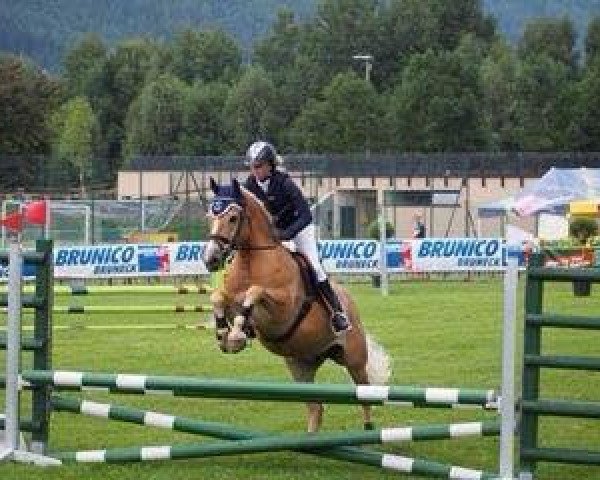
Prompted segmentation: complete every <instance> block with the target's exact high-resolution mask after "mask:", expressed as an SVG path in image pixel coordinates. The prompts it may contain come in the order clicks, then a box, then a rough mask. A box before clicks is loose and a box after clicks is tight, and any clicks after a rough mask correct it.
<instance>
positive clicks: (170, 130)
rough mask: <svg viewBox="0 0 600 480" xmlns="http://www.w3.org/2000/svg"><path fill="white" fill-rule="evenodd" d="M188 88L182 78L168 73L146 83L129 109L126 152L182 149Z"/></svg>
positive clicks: (163, 152) (166, 152)
mask: <svg viewBox="0 0 600 480" xmlns="http://www.w3.org/2000/svg"><path fill="white" fill-rule="evenodd" d="M188 90H189V87H188V86H187V85H186V84H185V83H184V82H183V81H182V80H180V79H178V78H175V77H173V76H172V75H168V74H164V75H161V76H159V77H158V78H157V79H156V80H154V81H152V82H150V83H148V84H146V85H145V86H144V88H143V89H142V91H141V92H140V94H139V95H138V97H137V98H136V99H135V100H134V101H133V102H132V103H131V106H130V107H129V111H128V113H127V119H126V122H125V124H126V128H127V130H126V146H125V153H126V155H128V156H131V155H177V154H180V153H181V144H180V136H181V135H182V133H183V127H184V125H183V118H184V111H185V102H186V100H187V98H188Z"/></svg>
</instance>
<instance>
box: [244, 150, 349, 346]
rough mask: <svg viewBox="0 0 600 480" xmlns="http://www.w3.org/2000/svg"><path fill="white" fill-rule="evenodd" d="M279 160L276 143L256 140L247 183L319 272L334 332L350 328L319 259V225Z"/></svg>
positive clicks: (249, 153) (248, 154)
mask: <svg viewBox="0 0 600 480" xmlns="http://www.w3.org/2000/svg"><path fill="white" fill-rule="evenodd" d="M278 163H280V158H279V156H278V155H277V152H276V151H275V147H273V145H271V144H270V143H268V142H264V141H258V142H254V143H253V144H252V145H250V147H249V148H248V151H247V152H246V165H248V166H249V167H250V170H251V174H250V176H249V177H248V179H247V180H246V182H245V184H244V186H245V187H246V188H247V189H248V190H250V191H251V192H252V193H253V194H254V195H256V196H257V197H258V198H259V199H260V200H261V201H262V202H263V203H264V204H265V206H266V207H267V210H269V212H270V213H271V215H273V218H274V222H275V228H276V231H277V236H278V237H279V240H283V241H286V240H291V241H292V242H293V243H294V245H295V246H296V249H297V250H298V251H299V252H301V253H303V254H304V255H305V256H306V258H308V260H309V261H310V263H311V265H312V267H313V269H314V270H315V273H316V274H317V281H318V287H319V291H320V292H321V294H322V295H323V297H324V298H325V300H326V301H327V303H328V304H329V306H330V307H331V310H332V311H333V315H332V317H331V323H332V325H333V330H334V332H335V333H336V334H341V333H342V332H346V331H349V330H351V329H352V326H351V324H350V322H349V321H348V317H347V316H346V314H345V313H344V310H343V308H342V305H341V303H340V301H339V299H338V297H337V295H336V293H335V291H334V289H333V288H332V287H331V284H330V283H329V280H328V279H327V274H326V273H325V270H324V269H323V266H322V265H321V262H320V261H319V253H318V250H317V242H316V240H315V225H314V223H313V219H312V214H311V212H310V208H309V206H308V202H307V201H306V199H305V198H304V195H303V194H302V191H301V190H300V189H299V188H298V186H297V185H296V184H295V183H294V181H293V180H292V179H291V178H290V176H289V175H288V174H287V173H285V172H283V171H281V170H279V169H278V168H277V164H278Z"/></svg>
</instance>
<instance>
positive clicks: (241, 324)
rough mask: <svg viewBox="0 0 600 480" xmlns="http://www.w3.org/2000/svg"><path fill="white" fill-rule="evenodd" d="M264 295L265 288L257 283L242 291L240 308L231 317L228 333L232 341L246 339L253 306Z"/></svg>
mask: <svg viewBox="0 0 600 480" xmlns="http://www.w3.org/2000/svg"><path fill="white" fill-rule="evenodd" d="M264 296H265V289H264V288H263V287H260V286H258V285H252V286H251V287H250V288H248V290H246V292H244V296H243V300H242V309H241V311H240V313H239V314H237V315H236V316H235V317H234V319H233V327H232V328H231V332H230V333H229V338H231V339H232V340H234V341H241V340H246V338H247V334H246V331H248V329H249V328H251V320H250V317H251V316H252V310H253V309H254V306H255V305H256V304H257V303H258V302H260V301H261V299H263V298H264Z"/></svg>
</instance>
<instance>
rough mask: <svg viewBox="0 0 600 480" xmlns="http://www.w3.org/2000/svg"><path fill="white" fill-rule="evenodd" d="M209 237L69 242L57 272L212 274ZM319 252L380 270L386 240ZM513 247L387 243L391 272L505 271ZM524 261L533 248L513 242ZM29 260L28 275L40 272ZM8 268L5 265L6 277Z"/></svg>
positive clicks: (344, 268)
mask: <svg viewBox="0 0 600 480" xmlns="http://www.w3.org/2000/svg"><path fill="white" fill-rule="evenodd" d="M205 243H206V242H177V243H152V244H151V243H147V244H146V243H141V244H135V243H127V244H114V245H82V246H68V247H67V246H65V247H56V248H55V249H54V275H55V277H56V278H59V279H60V278H118V277H149V276H176V275H207V274H208V270H207V268H206V265H204V262H203V261H202V253H203V252H204V246H205ZM318 249H319V256H320V258H321V262H322V264H323V267H324V268H325V270H326V271H327V272H329V273H339V274H374V273H379V272H380V271H381V250H380V249H381V245H380V243H379V242H378V241H377V240H370V239H358V240H322V241H320V242H318ZM508 249H509V248H508V247H507V246H506V245H505V243H504V241H503V240H502V239H499V238H430V239H429V238H428V239H422V240H397V239H390V240H388V242H387V243H386V245H385V259H386V266H387V270H388V272H389V273H401V272H445V271H446V272H456V271H464V272H468V271H499V270H502V269H503V268H504V266H505V265H506V255H507V250H508ZM510 253H511V255H515V256H517V257H518V258H519V265H520V266H524V265H525V264H526V260H527V257H528V254H529V253H530V252H529V251H527V250H526V249H524V248H523V247H521V246H516V247H510ZM33 268H34V267H31V266H27V268H26V270H25V271H24V276H26V277H31V276H32V275H34V273H35V272H34V270H33ZM7 277H8V268H7V266H6V265H0V279H2V280H6V278H7Z"/></svg>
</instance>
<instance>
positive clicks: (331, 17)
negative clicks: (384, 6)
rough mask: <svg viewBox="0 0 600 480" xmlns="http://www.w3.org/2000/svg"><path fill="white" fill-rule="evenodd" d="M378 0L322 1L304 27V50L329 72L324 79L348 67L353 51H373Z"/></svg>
mask: <svg viewBox="0 0 600 480" xmlns="http://www.w3.org/2000/svg"><path fill="white" fill-rule="evenodd" d="M378 3H379V2H378V1H377V0H323V1H322V2H321V3H320V4H319V5H318V7H317V14H316V18H315V20H314V21H313V23H312V25H311V28H310V29H309V30H307V33H306V39H307V44H309V45H310V46H311V47H312V48H311V50H308V48H306V49H305V53H306V54H308V55H309V56H310V57H311V58H313V59H314V60H316V61H317V63H318V64H319V66H320V68H322V69H324V70H326V71H328V72H329V76H328V78H327V81H329V79H331V78H332V77H333V76H334V75H335V74H337V73H339V72H343V71H345V70H347V68H348V66H349V65H351V64H352V62H353V60H352V56H353V55H356V54H369V53H370V54H372V51H371V49H372V48H373V46H374V45H376V42H377V35H376V28H377V23H376V12H377V9H378Z"/></svg>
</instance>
